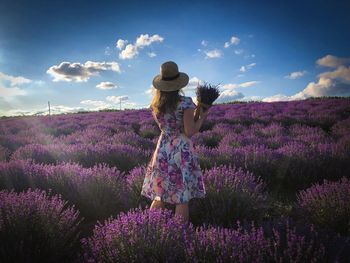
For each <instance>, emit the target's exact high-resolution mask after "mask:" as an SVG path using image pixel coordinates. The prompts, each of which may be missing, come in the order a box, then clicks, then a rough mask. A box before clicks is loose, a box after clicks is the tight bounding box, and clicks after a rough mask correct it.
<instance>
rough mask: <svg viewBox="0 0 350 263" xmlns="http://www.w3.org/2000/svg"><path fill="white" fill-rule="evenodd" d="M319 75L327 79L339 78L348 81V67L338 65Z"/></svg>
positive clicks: (349, 73) (349, 71)
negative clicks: (332, 69) (334, 68)
mask: <svg viewBox="0 0 350 263" xmlns="http://www.w3.org/2000/svg"><path fill="white" fill-rule="evenodd" d="M319 77H320V78H327V79H328V78H329V79H341V80H344V81H348V82H350V67H347V66H343V65H340V66H339V67H338V68H337V69H336V70H334V71H329V72H324V73H321V74H320V75H319Z"/></svg>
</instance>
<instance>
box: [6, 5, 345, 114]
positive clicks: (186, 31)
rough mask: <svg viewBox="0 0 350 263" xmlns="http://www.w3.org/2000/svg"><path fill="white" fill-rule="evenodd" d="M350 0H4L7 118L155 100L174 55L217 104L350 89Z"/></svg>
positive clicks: (191, 90) (188, 91)
mask: <svg viewBox="0 0 350 263" xmlns="http://www.w3.org/2000/svg"><path fill="white" fill-rule="evenodd" d="M349 12H350V2H349V1H323V0H318V1H234V0H232V1H164V0H163V1H134V0H128V1H102V0H100V1H87V0H85V1H74V0H72V1H69V2H68V1H55V0H52V1H29V0H28V1H16V0H11V1H8V0H6V1H4V0H0V116H12V115H30V114H47V113H48V101H50V106H51V114H58V113H69V112H76V111H80V110H99V109H104V108H113V109H120V108H121V109H127V108H146V107H148V106H149V105H150V103H151V101H152V96H153V93H152V92H153V91H154V89H153V88H152V80H153V78H154V77H155V76H156V75H158V74H159V73H160V65H161V64H162V63H164V62H166V61H174V62H176V63H177V65H178V67H179V70H180V71H181V72H185V73H187V74H188V75H189V78H190V81H189V84H188V85H187V86H186V87H185V88H183V91H184V93H185V95H186V96H190V97H192V99H193V101H194V102H195V103H196V95H195V89H196V86H197V84H198V83H199V84H201V83H204V82H208V83H210V84H213V85H219V87H220V92H221V95H220V97H219V98H218V100H217V101H216V102H218V103H220V102H228V101H233V100H242V101H248V100H259V101H264V102H273V101H288V100H299V99H306V98H308V97H318V96H349V95H350V48H349V47H350V30H348V27H349V25H350V16H349Z"/></svg>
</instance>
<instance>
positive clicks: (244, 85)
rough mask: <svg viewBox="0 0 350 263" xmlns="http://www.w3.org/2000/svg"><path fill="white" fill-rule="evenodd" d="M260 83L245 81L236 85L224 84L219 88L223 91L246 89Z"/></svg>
mask: <svg viewBox="0 0 350 263" xmlns="http://www.w3.org/2000/svg"><path fill="white" fill-rule="evenodd" d="M258 83H260V81H256V80H253V81H247V82H243V83H240V84H236V83H228V84H224V85H222V86H221V88H222V89H224V90H228V89H236V88H247V87H251V86H254V85H256V84H258Z"/></svg>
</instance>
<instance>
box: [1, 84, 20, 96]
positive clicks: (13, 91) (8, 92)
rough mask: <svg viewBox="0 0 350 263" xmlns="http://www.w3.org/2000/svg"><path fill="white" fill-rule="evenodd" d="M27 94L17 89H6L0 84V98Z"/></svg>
mask: <svg viewBox="0 0 350 263" xmlns="http://www.w3.org/2000/svg"><path fill="white" fill-rule="evenodd" d="M26 94H27V92H26V91H25V90H22V89H20V88H18V87H11V88H7V87H4V86H2V85H1V84H0V96H1V97H12V96H17V95H26Z"/></svg>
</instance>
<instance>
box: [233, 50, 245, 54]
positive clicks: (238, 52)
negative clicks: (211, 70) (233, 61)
mask: <svg viewBox="0 0 350 263" xmlns="http://www.w3.org/2000/svg"><path fill="white" fill-rule="evenodd" d="M234 52H235V54H236V55H240V54H242V53H243V49H236V50H235V51H234Z"/></svg>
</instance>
